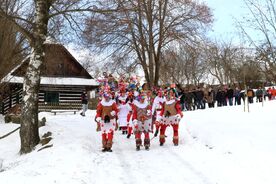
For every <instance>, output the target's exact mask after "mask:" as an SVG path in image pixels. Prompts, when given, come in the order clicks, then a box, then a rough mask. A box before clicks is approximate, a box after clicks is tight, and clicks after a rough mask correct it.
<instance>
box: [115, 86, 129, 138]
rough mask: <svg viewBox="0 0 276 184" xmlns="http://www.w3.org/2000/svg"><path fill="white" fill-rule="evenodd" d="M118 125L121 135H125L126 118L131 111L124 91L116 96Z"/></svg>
mask: <svg viewBox="0 0 276 184" xmlns="http://www.w3.org/2000/svg"><path fill="white" fill-rule="evenodd" d="M118 110H119V112H118V124H119V128H120V129H121V130H122V134H127V123H128V121H127V117H128V114H129V112H130V111H131V110H132V109H131V106H130V105H129V104H128V103H127V95H126V91H125V89H121V90H120V95H119V96H118Z"/></svg>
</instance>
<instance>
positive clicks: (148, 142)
mask: <svg viewBox="0 0 276 184" xmlns="http://www.w3.org/2000/svg"><path fill="white" fill-rule="evenodd" d="M144 146H145V149H146V150H149V147H150V139H145V140H144Z"/></svg>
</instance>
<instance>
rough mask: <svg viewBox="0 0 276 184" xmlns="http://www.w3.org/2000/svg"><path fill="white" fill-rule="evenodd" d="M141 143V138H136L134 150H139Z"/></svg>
mask: <svg viewBox="0 0 276 184" xmlns="http://www.w3.org/2000/svg"><path fill="white" fill-rule="evenodd" d="M141 144H142V140H141V139H136V150H137V151H139V150H140V146H141Z"/></svg>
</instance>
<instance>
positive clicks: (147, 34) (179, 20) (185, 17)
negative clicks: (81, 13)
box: [84, 0, 212, 86]
mask: <svg viewBox="0 0 276 184" xmlns="http://www.w3.org/2000/svg"><path fill="white" fill-rule="evenodd" d="M107 2H108V3H107ZM106 4H109V6H111V7H113V6H115V7H116V6H118V7H120V8H121V11H117V12H113V13H108V14H103V15H101V16H99V17H97V19H94V17H92V19H89V20H87V27H86V31H85V32H84V37H85V39H86V40H87V41H88V42H89V43H91V44H92V45H93V46H97V48H100V49H102V50H108V51H109V52H111V54H110V55H112V56H113V55H115V54H117V53H118V54H119V55H120V56H123V55H125V56H128V58H131V59H132V60H133V61H135V62H137V63H138V64H139V65H141V67H142V69H143V71H144V74H145V78H146V80H147V83H148V84H149V85H150V86H152V85H158V81H159V75H160V66H161V61H162V60H161V55H162V51H163V50H166V49H167V48H168V47H169V46H170V45H173V44H175V43H176V42H181V41H193V40H194V38H195V37H196V35H199V34H200V33H202V32H203V30H204V29H205V28H206V26H207V25H209V24H210V23H211V22H212V15H211V12H210V9H209V8H208V7H207V6H206V5H205V4H203V3H198V2H197V1H193V0H177V1H175V0H101V1H98V4H97V6H99V7H104V6H106ZM130 63H133V62H130Z"/></svg>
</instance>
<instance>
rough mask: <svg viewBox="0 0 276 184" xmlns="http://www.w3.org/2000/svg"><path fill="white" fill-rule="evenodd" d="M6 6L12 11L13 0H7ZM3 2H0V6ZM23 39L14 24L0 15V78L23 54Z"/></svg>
mask: <svg viewBox="0 0 276 184" xmlns="http://www.w3.org/2000/svg"><path fill="white" fill-rule="evenodd" d="M6 2H8V6H9V7H10V9H11V11H12V12H15V11H17V10H16V9H15V0H8V1H6ZM3 6H4V2H0V7H3ZM24 45H25V39H24V38H23V37H22V36H21V35H19V34H18V33H17V32H16V31H15V28H14V26H12V25H10V24H9V22H8V21H6V20H5V19H4V18H2V17H0V79H1V78H3V77H4V76H5V75H6V74H7V73H8V72H9V71H10V70H11V69H12V68H13V67H15V65H17V64H18V63H19V62H20V61H21V60H22V59H23V57H24V56H25V54H26V53H25V52H26V46H24Z"/></svg>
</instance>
